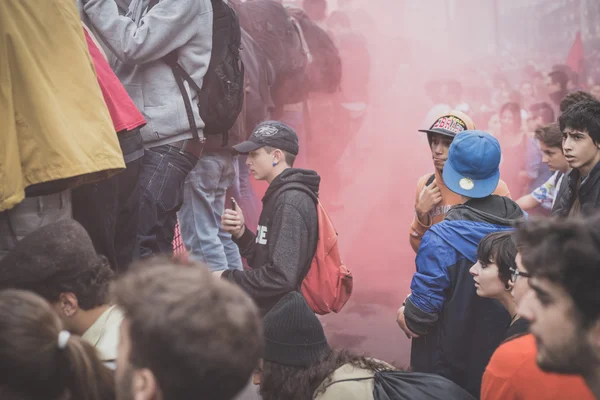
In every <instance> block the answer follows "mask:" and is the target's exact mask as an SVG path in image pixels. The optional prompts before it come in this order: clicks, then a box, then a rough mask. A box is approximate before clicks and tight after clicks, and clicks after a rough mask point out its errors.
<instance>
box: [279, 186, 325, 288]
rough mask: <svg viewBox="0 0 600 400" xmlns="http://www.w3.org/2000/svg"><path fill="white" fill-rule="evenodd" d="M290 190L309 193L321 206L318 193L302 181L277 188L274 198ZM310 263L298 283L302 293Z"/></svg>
mask: <svg viewBox="0 0 600 400" xmlns="http://www.w3.org/2000/svg"><path fill="white" fill-rule="evenodd" d="M288 190H300V191H302V192H304V193H306V194H308V195H309V196H310V197H311V198H312V199H313V200H314V202H315V206H316V207H319V198H318V197H317V195H316V194H315V193H314V192H313V191H312V190H310V189H309V188H307V187H306V186H304V185H303V184H301V183H298V182H293V183H288V184H286V185H283V186H282V187H280V188H279V189H277V191H276V192H275V193H274V194H273V198H274V199H276V198H277V197H279V195H280V194H281V193H283V192H287V191H288ZM318 212H319V210H318V209H317V215H318ZM310 265H311V264H309V265H308V268H307V269H306V271H304V273H303V274H302V278H301V279H300V280H298V284H297V285H296V291H298V292H299V293H300V294H302V282H303V281H304V278H306V275H308V271H309V270H310Z"/></svg>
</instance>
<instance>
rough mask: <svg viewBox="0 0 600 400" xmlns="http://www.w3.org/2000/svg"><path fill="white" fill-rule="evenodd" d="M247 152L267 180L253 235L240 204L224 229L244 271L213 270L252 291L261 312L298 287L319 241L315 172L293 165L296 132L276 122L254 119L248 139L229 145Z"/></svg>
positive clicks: (258, 176)
mask: <svg viewBox="0 0 600 400" xmlns="http://www.w3.org/2000/svg"><path fill="white" fill-rule="evenodd" d="M234 150H235V151H237V152H238V153H241V154H248V159H247V161H246V165H248V168H249V169H250V172H251V173H252V175H253V176H254V178H256V179H257V180H264V181H267V182H268V183H269V188H268V190H267V192H266V193H265V196H264V197H263V210H262V213H261V215H260V218H259V221H258V232H257V233H256V234H255V233H253V232H251V231H250V230H249V229H247V228H246V226H245V225H244V214H243V212H242V210H241V209H240V208H239V206H235V205H234V207H233V209H232V210H225V212H224V213H223V217H222V224H223V229H224V230H225V231H227V232H229V233H231V234H232V236H233V239H234V241H235V242H236V243H237V245H238V247H239V248H240V253H241V255H242V257H244V258H246V259H247V260H248V265H249V266H250V267H251V268H252V269H251V270H247V271H238V270H225V271H219V272H215V274H217V275H221V276H222V277H223V278H225V279H229V280H231V281H234V282H236V283H237V284H238V285H240V286H241V287H242V288H243V289H244V290H246V292H247V293H248V294H249V295H250V296H252V298H253V299H254V301H256V303H257V305H258V306H259V307H260V309H261V311H262V312H263V313H266V312H267V311H269V309H271V307H273V305H274V304H275V303H277V301H278V300H279V299H280V298H281V297H283V296H284V295H285V294H287V293H289V292H292V291H294V290H296V289H298V288H299V287H300V284H301V282H302V279H303V278H304V276H305V275H306V273H307V272H308V269H309V267H310V264H311V262H312V259H313V256H314V254H315V250H316V248H317V240H318V219H317V208H316V202H317V200H318V193H319V183H320V181H321V178H320V177H319V175H318V174H317V173H316V172H314V171H310V170H303V169H297V168H293V165H294V160H295V158H296V155H297V154H298V136H297V135H296V132H294V130H293V129H292V128H290V127H289V126H287V125H285V124H284V123H282V122H278V121H266V122H263V123H261V124H259V125H258V126H257V127H256V128H255V129H254V132H253V133H252V135H251V136H250V139H249V140H248V141H246V142H243V143H240V144H238V145H236V146H234Z"/></svg>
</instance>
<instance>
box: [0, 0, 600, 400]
mask: <svg viewBox="0 0 600 400" xmlns="http://www.w3.org/2000/svg"><path fill="white" fill-rule="evenodd" d="M339 3H341V4H340V9H338V10H336V11H334V12H332V13H331V14H327V7H328V5H327V2H326V1H325V0H304V1H303V2H302V5H301V7H300V8H297V7H286V6H284V5H283V4H282V3H281V2H280V1H276V0H247V1H239V0H229V1H223V0H210V1H209V0H177V1H176V0H129V1H127V0H76V1H73V0H54V1H52V2H39V1H38V0H6V1H3V2H0V85H1V86H0V88H1V92H0V119H1V120H2V121H4V122H5V123H4V129H3V133H4V135H5V136H4V141H3V143H4V144H5V145H4V151H3V152H2V159H3V160H4V162H3V163H1V164H0V173H1V175H2V189H3V190H0V211H1V217H0V238H1V239H0V257H1V258H0V398H2V399H7V400H25V399H28V400H37V399H56V400H109V399H121V400H128V399H148V400H152V399H153V400H159V399H162V400H168V399H177V400H180V399H196V398H209V399H215V400H233V399H236V398H237V396H238V395H239V394H240V392H242V391H243V390H244V388H245V387H246V386H247V385H248V384H249V382H250V381H252V383H254V385H256V386H257V388H258V394H259V395H260V396H261V398H263V399H265V400H271V399H272V400H279V399H281V400H309V399H316V400H328V399H357V400H359V399H360V400H363V399H365V400H370V399H373V400H379V399H399V400H402V399H453V400H469V399H471V400H472V399H479V398H481V399H484V400H486V399H487V400H492V399H515V400H516V399H530V398H531V399H533V398H543V399H593V398H600V373H599V372H598V371H600V297H599V295H598V294H597V293H598V292H597V283H598V282H600V228H599V226H600V215H596V208H598V207H600V182H598V180H599V179H600V98H599V96H600V84H596V83H595V82H593V81H590V82H589V83H588V82H583V80H582V79H580V77H579V75H578V74H577V73H575V72H574V71H573V70H572V69H570V68H569V67H567V66H564V65H556V66H554V67H553V68H552V69H551V71H550V72H549V73H548V74H547V75H544V74H542V73H541V72H540V71H538V70H536V69H535V68H529V67H528V68H525V69H524V70H523V74H522V76H521V77H520V78H521V81H520V83H519V90H518V91H513V90H511V83H514V82H511V79H509V78H508V77H506V76H502V75H498V76H496V77H494V79H493V81H492V83H491V86H490V87H489V88H488V89H489V90H483V91H481V90H470V91H465V92H463V85H462V84H461V83H460V82H459V81H457V80H438V81H431V82H429V83H428V84H427V85H426V87H425V89H426V92H427V94H428V96H429V97H430V99H431V101H432V108H431V109H430V111H429V113H428V114H427V116H426V117H425V121H424V122H423V125H422V126H421V127H420V128H421V129H420V130H419V132H415V135H421V137H422V138H423V140H422V143H423V146H424V144H425V143H427V145H428V147H429V152H430V153H427V152H426V151H425V149H423V153H424V154H430V155H431V158H432V161H433V170H432V171H430V172H429V173H427V174H425V175H423V176H422V177H421V178H420V179H419V180H418V182H417V190H416V196H415V206H414V218H413V220H412V222H411V223H410V228H409V243H407V245H408V244H410V246H411V247H412V249H413V250H414V252H415V254H416V258H415V272H414V276H413V278H412V281H411V284H410V288H409V289H410V290H409V294H408V296H407V297H406V299H405V301H404V303H403V304H402V305H401V306H400V308H399V309H398V312H397V314H396V322H397V324H398V325H399V327H400V329H401V331H402V332H403V333H404V334H405V335H406V337H407V338H409V339H410V340H411V357H410V366H409V368H401V367H402V366H398V365H392V363H390V362H388V361H386V360H379V359H376V358H372V357H369V356H368V355H359V354H355V353H353V352H351V351H349V350H348V349H340V348H333V347H332V346H331V345H330V340H329V339H328V338H327V336H326V334H325V331H324V329H323V324H322V322H321V319H320V318H319V317H318V316H317V314H324V313H326V312H329V311H325V312H323V311H322V310H318V309H315V307H314V306H313V302H312V301H313V300H314V299H312V298H311V299H309V298H308V297H307V295H306V293H307V292H306V286H307V283H306V277H307V276H308V275H309V274H310V272H313V271H314V270H313V269H314V268H326V266H327V267H329V268H330V270H329V271H328V272H331V271H334V273H336V274H337V275H335V278H334V279H332V280H333V283H332V282H329V278H330V277H329V276H327V277H325V275H318V274H317V275H315V276H319V277H320V278H321V279H322V280H323V282H318V283H319V285H316V286H312V287H311V290H312V292H311V294H312V295H316V296H317V297H319V295H322V299H325V298H330V297H331V296H333V295H335V296H338V295H339V296H341V297H340V298H338V297H336V299H337V300H338V301H340V303H339V304H337V305H331V304H329V305H327V310H335V311H339V310H340V308H341V307H343V306H344V304H345V301H347V299H348V297H349V296H350V295H351V291H352V283H351V280H352V275H351V274H350V273H349V272H348V271H347V270H346V269H345V266H344V265H339V264H340V263H341V261H340V260H339V254H338V253H337V251H338V248H337V241H336V240H331V239H332V238H330V237H327V238H326V237H323V235H324V233H323V232H325V231H324V230H323V229H324V227H325V226H326V225H327V223H328V221H325V219H324V215H325V216H326V215H327V214H326V213H325V211H324V210H325V208H323V206H325V207H326V208H329V207H331V209H335V208H336V207H337V206H339V205H338V204H337V202H336V199H335V198H323V196H321V195H320V194H321V193H322V190H321V176H320V175H319V174H318V173H317V172H315V171H314V170H312V169H304V168H303V167H311V166H313V165H318V166H319V167H320V168H321V169H322V171H323V174H324V182H326V183H327V184H328V185H329V184H330V183H331V184H332V185H333V184H335V183H337V184H340V183H339V179H338V178H339V173H340V167H341V165H340V159H341V158H342V155H343V153H344V151H345V148H344V146H341V145H338V146H332V143H333V141H334V140H336V137H335V136H334V135H325V134H323V133H324V132H328V131H333V130H335V131H336V132H343V134H344V135H345V136H344V138H345V143H348V142H349V141H351V140H352V138H353V137H354V136H355V135H357V134H358V132H359V131H360V130H361V128H362V125H363V121H364V119H365V116H366V115H367V113H368V111H369V107H370V90H369V81H370V75H371V72H372V71H371V63H370V55H369V46H368V41H367V40H366V39H365V36H364V35H363V34H362V33H361V32H360V30H358V29H356V28H355V26H356V25H357V23H356V20H357V18H359V17H357V15H358V14H357V12H356V9H354V10H353V9H352V8H351V3H352V2H351V1H345V2H343V1H340V2H339ZM359 19H360V18H359ZM494 110H497V111H494ZM334 127H335V129H334ZM334 147H335V149H334ZM322 148H328V149H331V151H330V152H329V157H327V159H326V160H323V159H322V158H321V157H319V156H318V150H319V149H322ZM315 149H316V150H317V151H316V152H313V150H315ZM251 176H252V177H253V178H254V179H255V180H256V181H263V182H265V183H266V184H267V185H268V187H267V189H266V193H265V195H264V197H263V198H262V204H260V203H261V201H260V200H259V198H258V196H257V194H256V191H255V190H254V188H253V184H252V182H251V180H250V177H251ZM327 218H328V217H327ZM176 233H179V234H180V235H181V240H182V243H183V246H184V248H185V253H186V257H180V255H174V251H173V240H174V237H175V235H176ZM329 233H331V232H329ZM332 236H334V237H335V236H337V235H335V234H333V235H332ZM325 243H327V244H325ZM325 246H330V247H328V248H327V250H326V251H325V250H323V248H324V247H325ZM323 255H324V256H323ZM333 262H335V263H337V264H332V263H333ZM331 268H333V269H331ZM338 269H339V271H338ZM325 281H327V282H325ZM313 282H314V281H313ZM328 285H329V286H328ZM315 288H316V289H315ZM329 288H333V289H334V290H337V291H345V292H344V293H342V294H341V295H340V294H339V293H319V292H318V290H322V291H326V290H327V289H329ZM400 289H401V288H400ZM328 296H329V297H328ZM322 299H321V300H322ZM340 299H343V300H340ZM341 312H343V310H342V311H341ZM393 318H394V316H393V315H390V320H391V321H393ZM399 333H400V332H399Z"/></svg>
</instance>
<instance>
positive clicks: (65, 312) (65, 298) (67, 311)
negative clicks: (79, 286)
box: [56, 292, 79, 318]
mask: <svg viewBox="0 0 600 400" xmlns="http://www.w3.org/2000/svg"><path fill="white" fill-rule="evenodd" d="M56 308H57V309H58V310H57V311H58V312H59V313H60V314H61V315H62V316H64V317H66V318H72V317H73V316H74V315H75V314H77V311H78V310H79V301H78V300H77V296H75V294H74V293H71V292H66V293H61V294H60V296H58V302H57V307H56Z"/></svg>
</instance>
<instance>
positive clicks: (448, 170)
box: [442, 161, 500, 199]
mask: <svg viewBox="0 0 600 400" xmlns="http://www.w3.org/2000/svg"><path fill="white" fill-rule="evenodd" d="M442 177H443V178H444V184H445V185H446V187H447V188H448V189H450V190H451V191H453V192H454V193H458V194H460V195H463V196H466V197H472V198H474V199H481V198H483V197H487V196H489V195H491V194H492V193H494V191H495V190H496V188H497V187H498V182H499V181H500V169H497V170H496V172H494V173H493V174H492V175H491V176H490V177H488V178H485V179H472V178H469V179H470V180H471V181H472V182H473V188H472V189H470V190H468V189H466V188H464V187H462V186H461V185H460V181H461V180H462V179H464V178H468V177H465V176H464V175H462V174H460V173H458V172H457V171H456V170H455V169H454V168H452V166H451V165H450V163H448V162H447V161H446V164H444V171H443V173H442Z"/></svg>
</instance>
